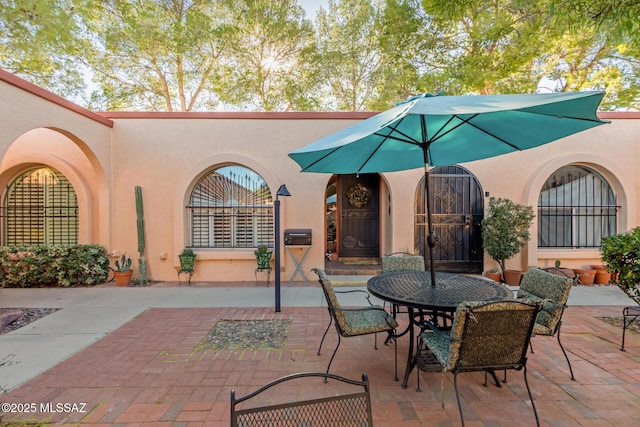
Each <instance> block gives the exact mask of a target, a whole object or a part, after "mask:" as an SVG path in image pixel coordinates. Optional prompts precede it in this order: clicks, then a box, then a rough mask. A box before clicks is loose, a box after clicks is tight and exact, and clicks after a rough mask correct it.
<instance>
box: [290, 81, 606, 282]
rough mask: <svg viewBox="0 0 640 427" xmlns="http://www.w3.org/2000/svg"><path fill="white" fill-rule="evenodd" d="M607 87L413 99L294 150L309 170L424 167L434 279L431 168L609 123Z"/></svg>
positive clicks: (523, 147) (534, 144) (294, 155)
mask: <svg viewBox="0 0 640 427" xmlns="http://www.w3.org/2000/svg"><path fill="white" fill-rule="evenodd" d="M603 96H604V92H602V91H590V92H572V93H545V94H518V95H470V96H440V95H438V96H433V95H429V94H424V95H419V96H416V97H413V98H410V99H408V100H406V101H404V102H402V103H400V104H398V105H396V106H395V107H394V108H391V109H390V110H387V111H385V112H382V113H380V114H377V115H375V116H372V117H370V118H369V119H367V120H364V121H362V122H359V123H356V124H355V125H353V126H349V127H347V128H345V129H343V130H340V131H338V132H336V133H333V134H331V135H329V136H327V137H325V138H322V139H320V140H318V141H316V142H313V143H311V144H309V145H306V146H304V147H302V148H299V149H297V150H295V151H292V152H291V153H289V157H291V158H292V159H293V160H294V161H296V163H298V164H299V165H300V167H301V168H302V171H303V172H322V173H335V174H353V173H356V174H357V173H378V172H393V171H401V170H408V169H414V168H421V167H424V170H425V192H426V194H425V196H426V197H425V199H426V203H427V206H426V211H427V223H428V224H427V225H428V229H427V239H426V241H427V246H428V247H429V261H430V267H431V283H432V284H435V271H434V266H433V247H434V246H435V238H434V236H433V225H432V223H431V206H430V197H429V185H428V183H429V167H431V166H442V165H453V164H457V163H463V162H469V161H472V160H480V159H486V158H489V157H494V156H499V155H502V154H507V153H511V152H513V151H520V150H527V149H529V148H534V147H537V146H540V145H543V144H546V143H548V142H551V141H555V140H557V139H560V138H563V137H565V136H568V135H572V134H574V133H577V132H581V131H583V130H586V129H590V128H592V127H595V126H599V125H601V124H604V123H607V122H606V121H603V120H600V119H598V117H597V116H596V109H597V107H598V105H599V104H600V101H601V100H602V97H603Z"/></svg>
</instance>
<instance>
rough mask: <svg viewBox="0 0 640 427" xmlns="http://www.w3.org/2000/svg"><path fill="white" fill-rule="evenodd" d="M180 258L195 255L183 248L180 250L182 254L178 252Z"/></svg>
mask: <svg viewBox="0 0 640 427" xmlns="http://www.w3.org/2000/svg"><path fill="white" fill-rule="evenodd" d="M180 256H190V257H195V256H196V254H195V252H193V251H192V250H191V249H189V248H184V249H183V250H182V252H180Z"/></svg>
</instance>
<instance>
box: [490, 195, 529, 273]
mask: <svg viewBox="0 0 640 427" xmlns="http://www.w3.org/2000/svg"><path fill="white" fill-rule="evenodd" d="M534 218H535V215H534V213H533V208H532V207H531V206H524V205H520V204H518V203H515V202H513V201H511V200H509V199H503V198H495V197H491V198H490V199H489V214H488V216H487V217H485V218H484V219H483V220H482V243H483V246H484V249H485V251H487V253H488V254H489V256H490V257H491V258H493V259H494V260H495V261H497V262H498V264H500V268H501V269H502V271H504V269H505V261H506V260H508V259H510V258H513V257H514V256H516V255H517V254H518V253H519V252H520V250H521V249H522V247H523V246H524V244H525V242H526V241H528V240H530V239H531V235H530V233H529V228H530V227H531V224H532V223H533V219H534Z"/></svg>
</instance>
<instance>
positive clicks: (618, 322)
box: [598, 317, 640, 334]
mask: <svg viewBox="0 0 640 427" xmlns="http://www.w3.org/2000/svg"><path fill="white" fill-rule="evenodd" d="M598 319H600V320H602V321H603V322H605V323H608V324H610V325H613V326H618V327H620V328H622V317H598ZM627 331H631V332H634V333H636V334H640V321H638V320H636V321H634V322H633V323H632V324H630V325H629V326H628V327H627Z"/></svg>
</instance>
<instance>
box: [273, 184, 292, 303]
mask: <svg viewBox="0 0 640 427" xmlns="http://www.w3.org/2000/svg"><path fill="white" fill-rule="evenodd" d="M279 196H283V197H284V196H291V193H289V190H287V186H286V185H284V184H282V185H281V186H280V188H278V191H277V192H276V200H275V201H274V202H273V214H274V217H275V218H274V220H275V227H274V232H275V239H274V244H273V251H274V252H275V269H276V276H275V279H274V281H275V290H276V313H279V312H280V200H278V197H279Z"/></svg>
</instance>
